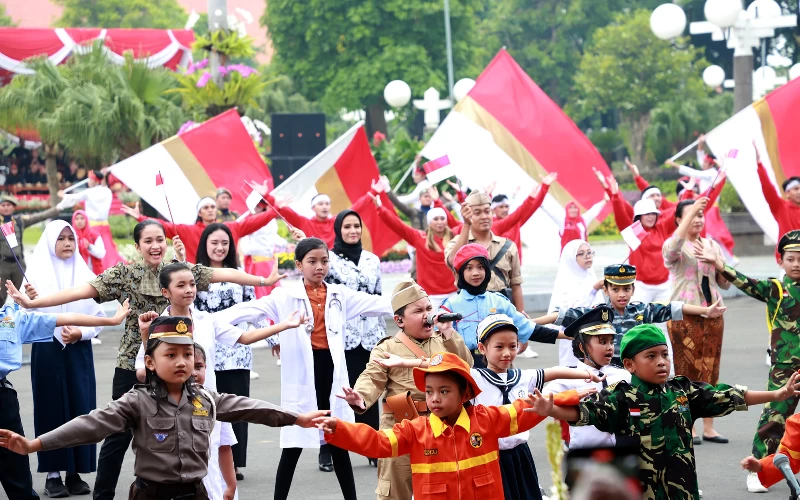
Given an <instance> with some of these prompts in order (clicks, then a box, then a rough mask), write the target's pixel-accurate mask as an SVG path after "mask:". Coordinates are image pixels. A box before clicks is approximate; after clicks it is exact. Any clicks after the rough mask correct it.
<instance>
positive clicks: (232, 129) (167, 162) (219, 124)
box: [111, 109, 272, 224]
mask: <svg viewBox="0 0 800 500" xmlns="http://www.w3.org/2000/svg"><path fill="white" fill-rule="evenodd" d="M111 173H113V174H114V175H115V176H116V177H118V178H119V180H121V181H122V182H123V183H124V184H125V185H126V186H128V187H129V188H130V189H131V190H132V191H133V192H135V193H136V194H138V195H139V196H141V197H142V199H143V200H144V201H146V202H147V203H149V204H150V205H151V206H153V208H155V209H156V210H158V211H159V213H160V214H161V215H162V216H163V217H164V218H165V219H170V220H171V216H170V208H169V207H168V206H167V198H166V197H167V196H168V197H169V199H170V200H171V203H170V204H171V205H172V206H174V207H175V210H172V215H174V216H175V220H174V222H175V223H178V224H193V223H194V222H195V220H196V219H197V210H196V205H197V202H198V201H200V198H203V197H205V196H210V197H212V198H214V197H215V195H216V190H217V188H220V187H227V188H228V189H230V190H231V191H232V192H235V191H236V189H238V187H239V186H241V185H242V183H243V182H244V181H245V180H255V181H257V182H262V181H263V180H264V179H271V178H272V175H271V174H270V172H269V169H268V168H267V166H266V165H265V164H264V161H263V160H262V159H261V156H260V155H259V154H258V150H256V148H255V145H254V144H253V140H252V139H251V138H250V135H249V134H248V133H247V129H245V127H244V125H243V124H242V121H241V119H240V118H239V114H238V113H237V112H236V110H234V109H232V110H230V111H226V112H225V113H222V114H220V115H217V116H215V117H214V118H211V119H210V120H208V121H206V122H204V123H202V124H200V125H198V126H197V127H195V128H193V129H191V130H189V131H188V132H185V133H183V134H181V135H176V136H174V137H170V138H169V139H167V140H165V141H163V142H161V143H159V144H156V145H155V146H151V147H149V148H147V149H145V150H144V151H142V152H140V153H138V154H136V155H134V156H131V157H130V158H127V159H125V160H123V161H121V162H119V163H117V164H116V165H114V166H112V167H111ZM161 173H163V178H162V176H161ZM153 179H156V182H155V183H154V182H153ZM163 179H167V182H166V183H164V181H163ZM159 186H161V187H159ZM165 191H166V196H165ZM231 209H232V210H235V211H238V212H240V213H243V212H245V211H246V210H247V205H246V204H245V199H244V197H239V196H234V197H233V200H231Z"/></svg>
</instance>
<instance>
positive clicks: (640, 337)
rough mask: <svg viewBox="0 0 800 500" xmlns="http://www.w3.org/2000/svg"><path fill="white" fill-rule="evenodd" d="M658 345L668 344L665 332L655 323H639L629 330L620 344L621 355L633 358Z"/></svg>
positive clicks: (622, 357) (621, 356)
mask: <svg viewBox="0 0 800 500" xmlns="http://www.w3.org/2000/svg"><path fill="white" fill-rule="evenodd" d="M657 345H667V338H666V337H665V336H664V332H662V331H661V329H660V328H659V327H657V326H655V325H651V324H646V325H637V326H634V327H633V328H631V329H630V330H628V331H627V332H626V333H625V335H623V337H622V342H620V344H619V357H620V358H621V359H632V358H633V357H634V356H636V355H637V354H639V353H640V352H642V351H644V350H645V349H650V348H651V347H655V346H657Z"/></svg>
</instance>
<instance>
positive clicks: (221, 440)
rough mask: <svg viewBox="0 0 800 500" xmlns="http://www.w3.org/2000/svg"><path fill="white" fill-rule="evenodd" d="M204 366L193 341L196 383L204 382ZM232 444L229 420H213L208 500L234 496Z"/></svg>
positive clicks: (202, 353) (202, 352) (205, 483)
mask: <svg viewBox="0 0 800 500" xmlns="http://www.w3.org/2000/svg"><path fill="white" fill-rule="evenodd" d="M206 366H207V365H206V351H205V349H203V346H201V345H200V344H198V343H197V342H195V343H194V371H193V372H192V377H194V381H195V382H196V383H197V384H198V385H203V384H205V382H206ZM217 424H218V425H217ZM234 444H236V436H235V435H234V433H233V427H232V426H231V424H230V422H215V425H214V430H213V431H211V438H210V439H209V445H208V449H209V453H208V475H206V477H204V478H203V486H205V488H206V491H207V492H208V498H209V499H210V500H233V499H234V498H235V497H236V470H235V468H234V466H233V451H232V450H231V446H232V445H234ZM223 490H224V491H223Z"/></svg>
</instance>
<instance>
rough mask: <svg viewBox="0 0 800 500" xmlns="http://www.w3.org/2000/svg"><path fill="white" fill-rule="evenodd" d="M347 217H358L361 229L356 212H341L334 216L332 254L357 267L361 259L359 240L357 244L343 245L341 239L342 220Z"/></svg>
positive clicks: (343, 242)
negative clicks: (334, 234) (334, 237)
mask: <svg viewBox="0 0 800 500" xmlns="http://www.w3.org/2000/svg"><path fill="white" fill-rule="evenodd" d="M348 215H355V216H356V217H358V221H359V222H361V227H362V229H363V227H364V223H363V222H362V221H361V216H360V215H358V212H356V211H355V210H349V209H348V210H342V211H341V212H339V214H338V215H337V216H336V220H335V221H334V223H333V231H334V233H336V239H335V240H334V242H333V253H335V254H336V255H338V256H339V257H342V258H344V259H347V260H349V261H351V262H352V263H353V264H355V265H358V261H359V259H361V239H359V240H358V243H345V241H344V240H343V239H342V222H344V218H345V217H347V216H348Z"/></svg>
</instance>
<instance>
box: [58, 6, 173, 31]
mask: <svg viewBox="0 0 800 500" xmlns="http://www.w3.org/2000/svg"><path fill="white" fill-rule="evenodd" d="M56 3H58V4H59V5H62V6H64V13H63V14H62V15H61V18H59V19H58V21H56V25H57V26H63V27H69V28H83V27H86V28H162V29H171V28H182V27H183V26H184V25H185V24H186V19H187V17H188V14H187V13H186V11H185V10H184V9H183V7H181V6H180V4H179V3H178V1H177V0H93V1H91V2H87V1H86V0H56Z"/></svg>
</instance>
